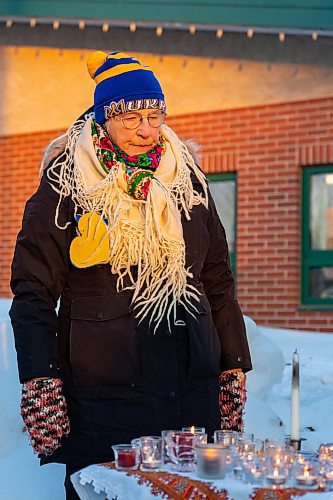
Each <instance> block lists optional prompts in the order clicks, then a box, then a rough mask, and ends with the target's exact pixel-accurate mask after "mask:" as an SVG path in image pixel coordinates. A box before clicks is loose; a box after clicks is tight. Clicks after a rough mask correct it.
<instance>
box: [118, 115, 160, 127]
mask: <svg viewBox="0 0 333 500" xmlns="http://www.w3.org/2000/svg"><path fill="white" fill-rule="evenodd" d="M113 118H114V119H115V120H116V121H118V122H121V124H122V126H123V127H125V128H128V129H130V130H133V129H135V128H138V127H139V126H140V125H141V123H142V121H143V119H144V118H147V120H148V123H149V125H150V126H151V127H153V128H157V127H160V126H161V125H162V123H164V120H165V113H163V112H161V111H156V112H155V113H152V114H150V115H147V116H142V115H140V113H125V114H124V115H121V116H114V117H113Z"/></svg>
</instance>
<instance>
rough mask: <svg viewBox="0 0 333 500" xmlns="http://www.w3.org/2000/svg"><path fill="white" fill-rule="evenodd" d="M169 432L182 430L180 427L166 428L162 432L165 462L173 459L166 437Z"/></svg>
mask: <svg viewBox="0 0 333 500" xmlns="http://www.w3.org/2000/svg"><path fill="white" fill-rule="evenodd" d="M169 432H182V431H181V430H179V429H173V430H170V429H165V430H163V431H162V432H161V436H162V442H163V444H162V446H163V462H164V463H167V462H170V461H171V459H170V457H169V455H168V445H167V439H166V437H167V435H168V434H169Z"/></svg>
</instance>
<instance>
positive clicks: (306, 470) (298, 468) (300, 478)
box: [293, 460, 319, 488]
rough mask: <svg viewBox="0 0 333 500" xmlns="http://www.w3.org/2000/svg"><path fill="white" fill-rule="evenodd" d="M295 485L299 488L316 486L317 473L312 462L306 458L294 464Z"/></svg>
mask: <svg viewBox="0 0 333 500" xmlns="http://www.w3.org/2000/svg"><path fill="white" fill-rule="evenodd" d="M293 472H294V477H295V482H296V486H297V487H300V488H309V487H310V488H313V487H315V488H316V487H317V486H318V480H319V473H318V470H317V466H316V464H315V463H314V462H312V461H310V460H306V461H305V462H303V463H296V464H295V466H294V471H293Z"/></svg>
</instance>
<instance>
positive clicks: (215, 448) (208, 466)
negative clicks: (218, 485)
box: [195, 443, 228, 479]
mask: <svg viewBox="0 0 333 500" xmlns="http://www.w3.org/2000/svg"><path fill="white" fill-rule="evenodd" d="M227 455H228V448H226V447H225V446H223V445H221V444H220V443H214V444H198V445H197V446H196V447H195V456H196V461H197V474H198V477H200V478H202V479H223V478H224V477H225V472H226V468H227Z"/></svg>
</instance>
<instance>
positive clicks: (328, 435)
mask: <svg viewBox="0 0 333 500" xmlns="http://www.w3.org/2000/svg"><path fill="white" fill-rule="evenodd" d="M9 307H10V300H7V299H1V300H0V404H1V406H0V467H1V469H0V470H1V481H0V500H64V498H65V495H64V489H63V478H64V466H63V465H59V464H49V465H46V466H43V467H39V462H38V459H37V457H36V455H34V454H33V452H32V449H31V448H30V446H29V443H28V438H27V436H26V434H25V433H24V432H23V424H22V420H21V417H20V415H19V404H20V392H21V387H20V384H19V382H18V374H17V368H16V355H15V349H14V342H13V335H12V330H11V326H10V321H9V318H8V310H9ZM245 321H246V327H247V332H248V338H249V343H250V349H251V354H252V360H253V366H254V370H253V371H252V372H250V373H249V374H248V400H247V403H246V413H245V431H246V432H249V433H253V434H254V435H255V436H256V437H257V438H259V439H265V438H270V439H275V440H280V441H283V440H284V437H285V436H286V435H287V434H289V432H290V391H291V363H292V356H293V352H294V350H295V349H297V351H298V352H299V358H300V381H301V382H300V385H301V412H300V413H301V435H302V437H303V438H305V440H304V441H303V443H302V448H303V449H304V450H307V451H316V450H317V448H318V446H319V444H320V443H321V442H333V431H332V422H333V364H332V355H333V332H332V334H321V333H309V332H299V331H295V330H280V329H272V328H265V327H260V328H259V327H257V325H256V324H255V323H254V321H252V320H251V319H250V318H245Z"/></svg>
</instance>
